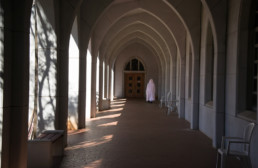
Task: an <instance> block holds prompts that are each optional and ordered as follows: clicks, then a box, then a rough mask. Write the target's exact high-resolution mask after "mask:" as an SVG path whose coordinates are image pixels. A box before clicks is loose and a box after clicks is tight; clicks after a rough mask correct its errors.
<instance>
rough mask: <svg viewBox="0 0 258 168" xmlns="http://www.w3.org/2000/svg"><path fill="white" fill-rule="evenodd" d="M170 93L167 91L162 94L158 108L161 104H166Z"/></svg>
mask: <svg viewBox="0 0 258 168" xmlns="http://www.w3.org/2000/svg"><path fill="white" fill-rule="evenodd" d="M171 95H172V93H171V92H168V93H167V95H166V96H162V97H161V99H160V105H159V106H160V108H162V107H163V104H164V106H166V105H167V101H168V100H170V97H171Z"/></svg>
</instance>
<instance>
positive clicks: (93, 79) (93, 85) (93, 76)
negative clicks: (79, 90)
mask: <svg viewBox="0 0 258 168" xmlns="http://www.w3.org/2000/svg"><path fill="white" fill-rule="evenodd" d="M96 66H97V57H96V56H95V55H94V54H93V55H92V70H91V118H95V117H96V77H97V73H96Z"/></svg>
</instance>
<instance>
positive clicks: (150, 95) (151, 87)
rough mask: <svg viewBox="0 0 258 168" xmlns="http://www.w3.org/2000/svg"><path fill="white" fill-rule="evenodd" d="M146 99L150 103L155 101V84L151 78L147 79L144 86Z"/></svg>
mask: <svg viewBox="0 0 258 168" xmlns="http://www.w3.org/2000/svg"><path fill="white" fill-rule="evenodd" d="M146 101H147V102H150V103H152V102H153V101H155V84H154V82H153V80H152V79H150V80H149V82H148V84H147V87H146Z"/></svg>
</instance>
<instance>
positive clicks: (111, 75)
mask: <svg viewBox="0 0 258 168" xmlns="http://www.w3.org/2000/svg"><path fill="white" fill-rule="evenodd" d="M108 90H109V99H110V101H113V99H114V70H113V67H111V68H110V70H109V89H108Z"/></svg>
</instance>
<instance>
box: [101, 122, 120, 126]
mask: <svg viewBox="0 0 258 168" xmlns="http://www.w3.org/2000/svg"><path fill="white" fill-rule="evenodd" d="M117 123H118V121H114V122H110V123H105V124H100V125H99V127H108V126H116V125H117Z"/></svg>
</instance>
